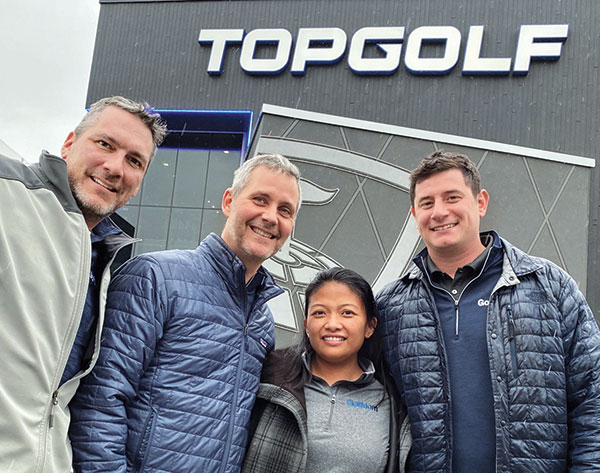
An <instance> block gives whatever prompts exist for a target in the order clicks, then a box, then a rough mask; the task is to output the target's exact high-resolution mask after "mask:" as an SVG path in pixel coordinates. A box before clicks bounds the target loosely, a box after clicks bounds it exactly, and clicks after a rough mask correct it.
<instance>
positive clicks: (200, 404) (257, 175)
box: [70, 155, 300, 473]
mask: <svg viewBox="0 0 600 473" xmlns="http://www.w3.org/2000/svg"><path fill="white" fill-rule="evenodd" d="M299 207H300V186H299V172H298V169H297V168H296V167H295V166H294V165H293V164H292V163H290V162H289V161H288V160H287V159H286V158H284V157H283V156H280V155H259V156H256V157H254V158H252V159H250V160H248V161H246V162H245V163H244V164H243V165H242V166H241V167H240V168H239V169H238V170H237V171H236V172H235V175H234V180H233V184H232V187H231V188H229V189H227V190H226V191H225V194H224V195H223V201H222V209H223V213H224V215H225V216H226V217H227V222H226V224H225V227H224V229H223V232H222V234H221V236H218V235H215V234H211V235H209V236H208V237H206V238H205V239H204V240H203V241H202V243H201V244H200V246H199V247H198V248H197V249H195V250H186V251H182V250H174V251H163V252H157V253H150V254H145V255H140V256H138V257H137V258H134V259H133V260H131V261H130V262H128V263H127V264H126V265H124V266H123V267H122V268H120V269H119V271H118V272H117V274H116V276H115V279H114V280H113V283H112V284H111V286H110V288H109V294H108V298H107V302H106V321H105V325H104V331H103V334H102V348H101V351H100V356H99V358H98V362H97V364H96V368H95V369H94V370H93V371H92V373H91V375H90V376H88V377H87V378H86V379H85V380H84V382H83V384H82V387H81V389H80V390H79V391H78V393H77V395H76V398H75V401H74V405H73V407H72V412H73V422H72V426H71V430H70V436H71V441H72V445H73V451H74V455H73V456H74V466H75V470H76V471H78V472H92V471H105V472H113V473H116V472H130V471H136V472H138V471H161V472H173V473H175V472H177V473H181V472H192V471H198V472H200V471H201V472H205V473H209V472H236V471H239V468H240V466H241V464H242V460H243V457H244V451H245V446H246V439H247V426H248V421H249V418H250V411H251V409H252V406H253V404H254V399H255V395H256V392H257V390H258V385H259V380H260V372H261V369H262V362H263V360H264V358H265V356H266V354H267V353H268V352H269V351H270V350H272V349H273V347H274V325H273V317H272V315H271V313H270V311H269V309H268V308H267V306H266V302H267V300H268V299H271V298H273V297H275V296H277V295H278V294H280V293H281V292H282V290H281V289H280V288H279V287H278V286H276V284H275V282H274V281H273V278H272V277H271V275H270V274H269V273H268V272H267V271H266V270H265V269H264V268H263V267H262V266H261V264H262V263H263V261H265V260H266V259H267V258H269V257H271V256H272V255H273V254H275V253H276V252H277V251H278V250H279V249H280V248H281V246H282V245H283V243H284V242H285V241H286V239H287V238H288V237H289V236H290V234H291V231H292V228H293V226H294V222H295V219H296V215H297V212H298V209H299Z"/></svg>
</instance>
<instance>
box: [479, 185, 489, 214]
mask: <svg viewBox="0 0 600 473" xmlns="http://www.w3.org/2000/svg"><path fill="white" fill-rule="evenodd" d="M489 202H490V195H489V194H488V191H486V190H485V189H481V190H480V191H479V194H477V208H478V210H479V216H480V217H483V216H484V215H485V213H486V212H487V208H488V204H489Z"/></svg>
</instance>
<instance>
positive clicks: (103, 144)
mask: <svg viewBox="0 0 600 473" xmlns="http://www.w3.org/2000/svg"><path fill="white" fill-rule="evenodd" d="M96 143H98V146H100V147H102V148H106V149H112V145H111V144H110V143H109V142H108V141H104V140H98V141H96Z"/></svg>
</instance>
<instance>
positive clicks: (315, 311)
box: [310, 309, 325, 318]
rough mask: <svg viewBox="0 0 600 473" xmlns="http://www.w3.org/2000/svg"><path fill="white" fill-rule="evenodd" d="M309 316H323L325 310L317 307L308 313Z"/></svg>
mask: <svg viewBox="0 0 600 473" xmlns="http://www.w3.org/2000/svg"><path fill="white" fill-rule="evenodd" d="M310 315H311V317H317V318H319V317H325V311H323V310H321V309H317V310H313V311H312V312H311V313H310Z"/></svg>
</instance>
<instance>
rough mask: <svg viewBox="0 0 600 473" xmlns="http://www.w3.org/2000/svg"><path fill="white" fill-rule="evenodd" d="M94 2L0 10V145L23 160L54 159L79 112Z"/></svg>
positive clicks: (70, 0)
mask: <svg viewBox="0 0 600 473" xmlns="http://www.w3.org/2000/svg"><path fill="white" fill-rule="evenodd" d="M99 10H100V5H99V3H98V0H59V1H56V2H50V1H48V0H17V1H10V2H9V1H5V2H3V5H2V6H1V7H0V140H3V141H4V142H5V143H6V144H7V145H9V146H10V147H11V148H13V149H14V150H15V151H16V152H17V153H19V154H20V155H21V156H22V157H23V158H25V160H26V161H30V162H33V161H37V159H38V157H39V153H40V151H41V149H42V148H44V149H47V150H48V151H50V152H52V153H54V154H57V153H59V152H60V147H61V145H62V143H63V141H64V139H65V138H66V136H67V134H68V133H69V131H71V130H72V129H73V128H74V126H75V125H76V124H77V123H78V122H79V120H80V119H81V117H82V116H83V114H84V113H85V98H86V94H87V85H88V79H89V74H90V66H91V63H92V53H93V50H94V39H95V36H96V26H97V23H98V12H99Z"/></svg>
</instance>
